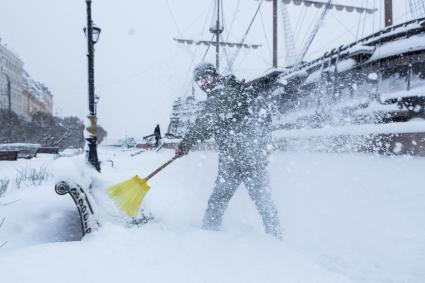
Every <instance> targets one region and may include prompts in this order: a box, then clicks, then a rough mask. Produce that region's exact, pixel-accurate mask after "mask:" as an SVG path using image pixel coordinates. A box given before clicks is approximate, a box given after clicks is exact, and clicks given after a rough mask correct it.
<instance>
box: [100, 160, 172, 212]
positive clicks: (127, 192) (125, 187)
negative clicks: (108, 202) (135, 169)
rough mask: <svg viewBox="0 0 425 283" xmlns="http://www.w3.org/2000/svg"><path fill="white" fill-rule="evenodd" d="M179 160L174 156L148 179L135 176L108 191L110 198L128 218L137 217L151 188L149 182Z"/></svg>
mask: <svg viewBox="0 0 425 283" xmlns="http://www.w3.org/2000/svg"><path fill="white" fill-rule="evenodd" d="M177 158H179V157H178V156H174V157H173V158H171V159H170V160H168V161H167V162H166V163H164V164H163V165H162V166H161V167H159V168H158V169H156V170H155V171H153V172H152V173H151V174H149V175H148V176H147V177H146V178H143V179H142V178H140V177H139V176H137V175H136V176H134V177H133V178H131V179H130V180H127V181H124V182H121V183H119V184H116V185H114V186H112V187H110V188H108V189H107V192H108V194H109V196H110V197H111V198H112V199H113V200H114V201H115V203H116V204H117V206H118V208H119V209H120V210H122V211H124V212H125V213H127V215H128V216H130V217H131V216H135V215H136V214H137V213H138V212H139V209H140V205H141V204H142V201H143V198H144V197H145V195H146V193H147V192H148V191H149V189H150V188H151V187H149V185H148V184H147V182H148V180H149V179H150V178H152V177H153V176H155V175H156V174H157V173H158V172H159V171H161V170H162V169H164V168H165V167H167V166H168V165H169V164H170V163H171V162H173V161H174V160H176V159H177Z"/></svg>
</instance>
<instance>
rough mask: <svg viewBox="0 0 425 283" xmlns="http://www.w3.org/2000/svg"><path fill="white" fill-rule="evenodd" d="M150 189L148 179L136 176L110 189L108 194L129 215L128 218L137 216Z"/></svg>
mask: <svg viewBox="0 0 425 283" xmlns="http://www.w3.org/2000/svg"><path fill="white" fill-rule="evenodd" d="M150 188H151V187H149V186H148V184H147V180H146V179H142V178H140V177H139V176H137V175H136V176H134V177H133V178H131V179H130V180H127V181H124V182H121V183H119V184H116V185H114V186H112V187H110V188H108V189H107V192H108V194H109V195H110V197H111V198H112V199H113V200H114V201H115V203H116V204H117V206H118V208H119V209H120V210H122V211H124V212H125V213H127V215H128V216H135V215H136V214H137V213H138V212H139V210H140V205H141V204H142V201H143V198H144V197H145V195H146V193H147V192H148V191H149V189H150Z"/></svg>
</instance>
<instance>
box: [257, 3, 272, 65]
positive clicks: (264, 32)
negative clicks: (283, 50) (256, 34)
mask: <svg viewBox="0 0 425 283" xmlns="http://www.w3.org/2000/svg"><path fill="white" fill-rule="evenodd" d="M260 19H261V25H262V27H263V34H264V38H265V40H266V45H267V50H268V51H269V58H271V57H272V48H271V46H270V41H269V38H268V36H267V32H266V26H265V25H264V17H263V13H262V12H261V10H260ZM267 65H270V62H268V63H267Z"/></svg>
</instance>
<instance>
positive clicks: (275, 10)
mask: <svg viewBox="0 0 425 283" xmlns="http://www.w3.org/2000/svg"><path fill="white" fill-rule="evenodd" d="M277 1H278V0H273V68H277Z"/></svg>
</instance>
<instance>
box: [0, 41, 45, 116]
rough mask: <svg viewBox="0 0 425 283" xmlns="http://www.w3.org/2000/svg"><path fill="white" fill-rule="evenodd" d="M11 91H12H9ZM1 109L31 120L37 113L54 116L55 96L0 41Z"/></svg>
mask: <svg viewBox="0 0 425 283" xmlns="http://www.w3.org/2000/svg"><path fill="white" fill-rule="evenodd" d="M9 89H10V90H9ZM0 109H10V110H11V111H13V112H15V113H16V114H18V115H20V116H23V117H25V118H28V119H29V118H30V117H31V115H32V114H33V113H35V112H44V113H48V114H52V115H53V95H52V93H51V92H50V90H49V89H48V88H47V87H46V86H45V85H44V84H42V83H40V82H37V81H35V80H33V79H32V78H31V76H30V75H29V74H28V73H27V72H26V71H25V69H24V63H23V61H22V60H21V59H19V57H18V56H17V55H15V54H14V53H13V52H12V51H10V50H9V49H8V48H7V46H6V45H4V44H2V43H1V41H0Z"/></svg>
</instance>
